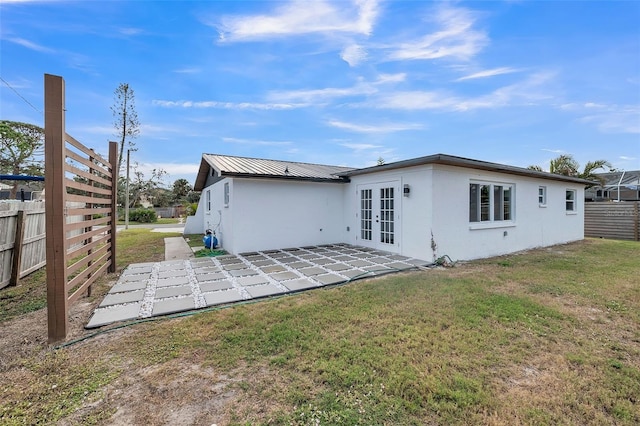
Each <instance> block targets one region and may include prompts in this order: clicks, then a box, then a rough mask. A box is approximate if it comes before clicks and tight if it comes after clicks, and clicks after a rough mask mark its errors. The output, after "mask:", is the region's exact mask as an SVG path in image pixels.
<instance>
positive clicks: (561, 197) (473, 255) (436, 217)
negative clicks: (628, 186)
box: [433, 165, 584, 260]
mask: <svg viewBox="0 0 640 426" xmlns="http://www.w3.org/2000/svg"><path fill="white" fill-rule="evenodd" d="M472 180H475V181H480V182H487V183H498V184H499V183H504V184H506V183H510V184H514V185H515V195H514V197H513V202H514V203H515V208H514V210H513V211H514V220H513V221H504V222H494V223H492V224H486V223H470V222H469V184H470V183H471V182H472ZM433 183H434V184H433V200H434V201H433V230H434V235H435V241H436V243H437V246H438V249H437V255H438V256H441V255H444V254H447V255H449V256H450V257H451V258H452V259H454V260H457V259H477V258H483V257H490V256H496V255H501V254H506V253H511V252H515V251H519V250H524V249H529V248H534V247H543V246H549V245H553V244H559V243H565V242H570V241H576V240H581V239H583V238H584V205H583V202H584V201H583V200H584V187H583V185H578V184H572V183H569V182H560V181H555V180H545V179H536V178H529V177H521V176H516V175H510V174H506V173H494V172H485V171H480V170H471V169H465V168H459V167H451V166H441V165H437V166H435V167H434V172H433ZM539 186H546V188H547V203H546V207H541V206H540V205H539V204H538V187H539ZM567 189H573V190H575V191H576V200H577V201H576V202H577V203H578V204H577V212H576V213H567V212H566V211H565V191H566V190H567Z"/></svg>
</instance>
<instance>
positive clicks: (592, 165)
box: [578, 160, 612, 186]
mask: <svg viewBox="0 0 640 426" xmlns="http://www.w3.org/2000/svg"><path fill="white" fill-rule="evenodd" d="M605 168H607V169H609V170H610V171H611V170H612V166H611V163H609V162H608V161H607V160H596V161H588V162H587V164H585V165H584V169H583V170H582V173H580V174H578V177H581V178H582V179H586V180H597V181H598V182H600V186H604V184H605V179H604V178H603V177H602V176H599V175H597V174H595V173H594V172H595V171H596V170H598V169H605Z"/></svg>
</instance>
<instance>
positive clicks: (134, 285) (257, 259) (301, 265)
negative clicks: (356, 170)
mask: <svg viewBox="0 0 640 426" xmlns="http://www.w3.org/2000/svg"><path fill="white" fill-rule="evenodd" d="M177 238H180V237H177ZM178 246H182V244H178V243H176V247H178ZM184 246H186V243H184ZM184 246H182V247H181V248H177V249H176V251H175V252H173V253H174V254H170V255H172V256H176V257H178V256H179V254H178V252H180V253H181V254H182V255H184V254H185V253H186V251H185V247H184ZM167 247H169V244H168V245H167ZM186 248H187V249H189V247H188V246H187V247H186ZM172 250H173V249H172ZM189 251H191V250H189ZM190 255H192V254H191V253H190ZM428 264H429V262H426V261H423V260H419V259H412V258H408V257H405V256H400V255H397V254H393V253H388V252H383V251H379V250H374V249H370V248H365V247H358V246H351V245H348V244H331V245H323V246H310V247H300V248H291V249H284V250H269V251H262V252H253V253H244V254H241V255H237V256H234V255H225V256H218V257H210V258H209V257H207V258H198V259H192V258H186V259H184V258H183V259H181V260H168V261H165V262H157V263H138V264H132V265H129V267H127V269H125V270H124V271H123V273H122V275H121V276H120V279H119V280H118V282H117V283H116V284H115V285H114V286H113V287H112V288H111V290H110V291H109V293H108V294H107V295H106V296H105V298H104V300H103V301H102V303H100V305H99V307H98V308H97V309H96V310H95V311H94V313H93V315H92V317H91V319H90V320H89V323H88V324H87V325H86V328H96V327H101V326H104V325H106V324H111V323H114V322H118V321H128V320H135V319H142V318H148V317H152V316H160V315H167V314H171V313H175V312H182V311H189V310H193V309H201V308H206V307H209V306H216V305H227V304H230V303H235V302H240V301H245V300H251V299H259V298H264V297H270V296H274V295H280V294H285V293H293V292H298V291H303V290H307V289H313V288H318V287H323V286H327V285H334V284H340V283H344V282H347V281H351V280H355V279H359V278H369V277H374V276H379V275H383V274H389V273H393V272H398V271H406V270H409V269H413V268H416V267H418V266H426V265H428Z"/></svg>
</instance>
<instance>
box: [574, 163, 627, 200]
mask: <svg viewBox="0 0 640 426" xmlns="http://www.w3.org/2000/svg"><path fill="white" fill-rule="evenodd" d="M597 175H598V176H600V177H602V178H603V179H604V185H602V186H600V185H598V186H593V187H591V188H587V189H586V190H585V194H584V196H585V199H586V200H587V201H640V170H631V171H622V172H609V173H598V174H597Z"/></svg>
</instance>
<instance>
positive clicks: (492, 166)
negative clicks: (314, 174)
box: [342, 154, 595, 185]
mask: <svg viewBox="0 0 640 426" xmlns="http://www.w3.org/2000/svg"><path fill="white" fill-rule="evenodd" d="M424 164H444V165H448V166H457V167H466V168H468V169H477V170H486V171H490V172H500V173H509V174H512V175H519V176H528V177H534V178H538V179H548V180H559V181H565V182H573V183H579V184H583V185H593V184H594V183H595V182H591V181H589V180H585V179H581V178H576V177H572V176H564V175H559V174H555V173H547V172H538V171H535V170H531V169H525V168H522V167H515V166H507V165H505V164H498V163H490V162H487V161H480V160H473V159H471V158H464V157H456V156H453V155H446V154H435V155H429V156H426V157H419V158H412V159H410V160H403V161H396V162H395V163H389V164H384V165H382V166H372V167H366V168H364V169H353V170H350V171H347V172H344V173H342V176H344V177H350V176H357V175H363V174H367V173H376V172H379V171H383V170H394V169H402V168H406V167H413V166H421V165H424Z"/></svg>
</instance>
